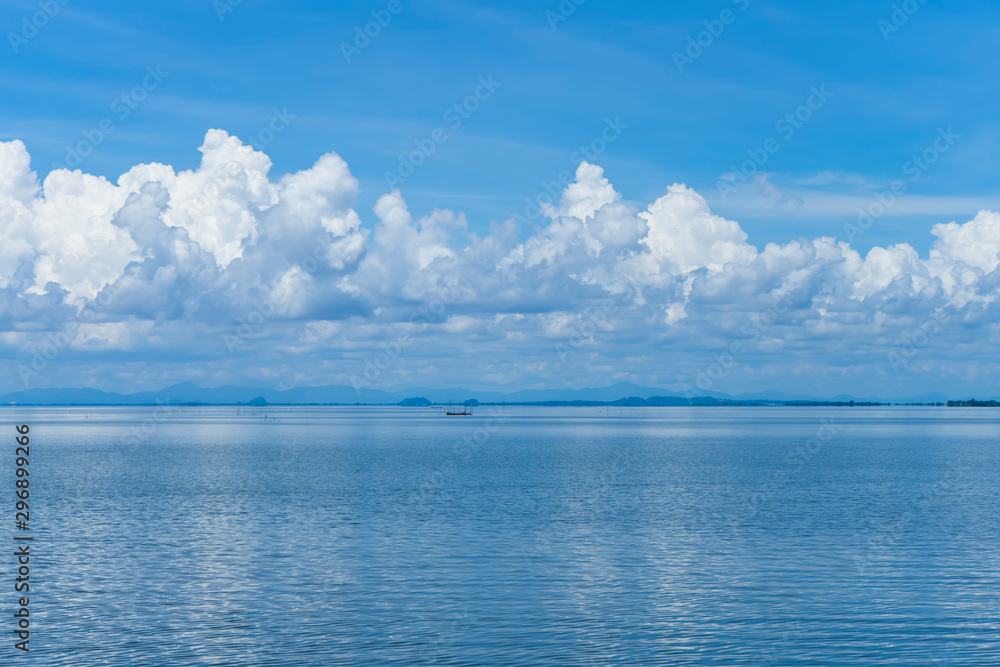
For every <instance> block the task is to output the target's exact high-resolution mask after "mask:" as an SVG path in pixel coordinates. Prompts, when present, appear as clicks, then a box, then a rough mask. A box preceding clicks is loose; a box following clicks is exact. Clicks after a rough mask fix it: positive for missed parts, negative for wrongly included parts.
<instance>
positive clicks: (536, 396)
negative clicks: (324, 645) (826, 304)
mask: <svg viewBox="0 0 1000 667" xmlns="http://www.w3.org/2000/svg"><path fill="white" fill-rule="evenodd" d="M415 397H421V398H425V399H427V400H428V401H430V402H432V403H448V402H459V403H460V402H463V401H467V400H472V399H475V400H477V401H479V402H480V403H551V402H571V401H581V402H600V403H612V402H615V401H620V400H621V399H650V398H653V397H657V398H658V399H665V400H661V401H660V403H662V404H669V403H671V402H673V401H671V400H669V399H677V400H676V401H675V404H678V405H685V404H688V402H689V398H697V399H718V401H716V402H730V401H774V402H783V403H784V402H798V401H806V402H844V403H846V402H849V401H854V402H856V403H863V402H871V403H875V402H883V403H884V402H892V403H938V402H945V401H947V400H948V397H947V396H945V395H944V394H939V393H927V394H923V395H920V396H911V397H893V398H886V397H881V398H878V397H871V396H869V397H857V396H848V395H843V394H842V395H839V396H833V397H815V396H800V395H791V394H786V393H783V392H780V391H774V392H753V393H745V394H738V395H730V394H725V393H722V392H712V393H710V394H709V393H703V394H699V395H697V396H696V397H688V396H685V395H683V394H679V393H677V392H673V391H669V390H666V389H657V388H650V387H640V386H638V385H635V384H632V383H628V382H621V383H618V384H614V385H611V386H608V387H601V388H586V389H525V390H521V391H515V392H511V393H503V392H499V391H483V390H472V389H463V388H444V389H441V388H431V387H412V388H409V389H405V390H402V391H383V390H379V389H364V388H362V389H359V390H357V391H355V389H354V388H353V387H349V386H344V385H328V386H321V387H296V388H294V389H286V390H277V389H269V388H263V387H236V386H224V387H213V388H206V387H200V386H198V385H196V384H191V383H183V384H176V385H173V386H171V387H167V388H165V389H161V390H159V391H144V392H138V393H133V394H121V393H115V392H107V391H101V390H99V389H89V388H81V389H29V390H25V391H18V392H14V393H9V394H0V405H9V404H18V405H156V404H162V403H170V404H206V405H234V404H238V403H242V404H247V403H250V402H254V403H258V404H260V403H265V402H266V403H267V404H270V405H356V404H362V405H392V404H397V403H400V402H402V401H405V400H407V399H412V398H415ZM695 402H696V403H699V404H705V403H706V402H711V401H704V400H696V401H695Z"/></svg>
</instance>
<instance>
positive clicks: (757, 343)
mask: <svg viewBox="0 0 1000 667" xmlns="http://www.w3.org/2000/svg"><path fill="white" fill-rule="evenodd" d="M199 150H200V152H201V154H202V158H201V163H200V164H199V166H198V167H197V168H196V169H193V170H186V171H181V172H176V171H175V170H174V169H173V168H172V167H170V166H169V165H162V164H143V165H137V166H135V167H134V168H132V169H131V170H129V171H128V172H127V173H125V174H123V175H122V176H121V177H120V178H118V179H117V181H116V182H111V181H109V180H107V179H104V178H100V177H96V176H92V175H89V174H84V173H82V172H81V171H79V170H77V171H68V170H65V169H61V170H56V171H53V172H51V173H50V174H48V176H47V177H46V178H45V180H44V182H39V179H38V176H37V174H36V173H35V172H33V171H32V170H31V161H30V156H29V154H28V151H27V149H26V147H25V146H24V144H23V143H21V142H20V141H12V142H7V143H0V235H2V238H3V241H4V242H3V244H0V348H2V349H3V350H4V356H5V358H7V359H8V360H9V364H10V369H11V371H12V372H11V373H10V375H11V376H12V377H14V378H17V377H24V373H20V374H18V372H17V370H16V369H17V368H22V369H23V367H24V366H25V360H26V359H36V361H37V354H38V352H39V350H40V349H41V348H42V346H44V345H48V347H49V349H50V350H51V348H52V347H53V343H52V341H53V340H57V341H58V344H57V345H56V347H57V348H58V350H57V352H58V354H55V355H49V356H50V357H51V358H49V357H46V359H47V361H46V362H45V363H43V364H41V365H42V366H45V367H50V364H51V368H56V367H60V366H61V367H63V368H64V369H65V372H63V371H60V372H59V373H58V374H55V373H51V374H50V375H48V376H44V377H43V374H42V373H40V372H33V373H29V374H28V379H27V380H25V382H36V383H38V385H41V386H44V385H53V384H60V383H61V384H87V383H89V384H94V383H104V384H106V385H108V386H114V385H115V383H119V384H121V383H126V382H131V383H133V384H134V383H139V384H142V383H147V384H149V385H152V386H156V385H159V384H162V383H163V381H165V380H166V379H167V378H170V379H190V380H196V381H201V382H205V383H211V382H214V383H219V384H221V383H223V382H247V381H249V380H252V379H255V380H257V381H267V382H268V383H269V384H275V385H283V386H290V385H293V384H335V383H339V384H350V381H351V378H352V377H355V378H356V377H357V375H358V373H359V372H361V371H360V369H363V368H364V366H365V364H366V363H367V361H369V360H370V358H371V357H372V355H373V354H377V353H378V351H379V350H384V349H386V346H387V345H388V346H389V347H390V348H392V346H393V345H396V346H397V347H398V348H399V349H398V351H396V352H394V354H393V358H394V361H393V363H392V364H391V367H388V368H385V369H380V370H379V372H378V373H377V374H376V375H377V382H378V384H379V386H384V387H386V388H395V387H401V386H407V385H413V384H430V383H433V384H440V385H444V384H459V383H465V384H470V385H475V386H484V384H485V383H489V385H491V386H498V385H506V386H508V387H511V388H519V387H522V386H547V385H559V386H562V385H565V384H580V383H586V384H588V385H603V384H608V383H610V382H613V381H616V380H621V379H630V380H632V381H635V382H637V383H641V384H647V385H659V386H663V387H667V388H681V387H691V386H693V385H697V386H698V387H699V389H701V390H702V391H707V392H712V391H716V392H719V391H736V390H740V389H753V388H758V389H763V388H774V387H780V388H786V389H792V388H794V387H800V388H802V387H828V388H830V391H833V390H834V389H849V388H850V387H852V386H855V388H856V385H858V383H860V384H861V385H863V386H865V387H868V388H870V391H871V393H876V392H877V390H878V389H879V388H880V387H890V386H892V387H899V388H904V387H907V386H910V387H912V386H913V378H916V377H922V378H927V379H928V381H929V382H932V383H933V381H937V380H940V379H941V378H944V379H945V380H947V381H951V382H954V383H956V386H958V385H959V384H960V383H961V382H964V381H968V379H969V378H970V377H972V376H970V367H971V366H970V363H971V362H972V358H971V357H969V356H964V357H963V356H962V355H963V354H967V352H966V351H967V350H972V349H975V348H976V346H977V345H980V344H982V343H983V341H992V340H993V339H994V338H995V337H1000V333H998V332H1000V323H998V320H997V317H996V315H997V312H996V303H997V298H996V297H997V294H998V292H997V290H998V282H1000V273H998V268H1000V214H998V213H995V212H992V211H982V212H981V213H979V215H977V216H976V217H975V218H974V219H973V220H971V221H966V222H958V221H956V222H952V223H948V224H941V225H936V226H935V227H933V229H931V230H929V233H931V234H933V235H934V237H935V238H936V241H935V242H934V244H933V247H932V249H931V251H930V254H929V256H928V257H921V256H920V255H919V253H917V251H916V250H915V249H914V248H912V247H911V246H909V245H908V244H905V243H898V244H894V245H890V246H888V247H884V248H883V247H875V248H873V249H872V250H871V251H869V252H868V253H867V254H866V255H864V256H862V255H861V254H859V253H858V251H856V250H855V249H853V248H852V247H851V246H850V245H849V244H848V243H845V242H843V241H839V240H837V239H833V238H818V239H796V240H790V241H788V242H787V243H780V244H779V243H771V244H768V245H766V246H765V247H763V248H758V247H755V246H754V245H752V244H750V243H748V240H747V239H748V237H747V234H746V232H745V231H744V230H743V229H742V227H741V226H740V224H739V223H738V222H736V221H733V220H727V219H726V218H724V217H722V216H719V215H717V214H715V213H713V212H712V211H711V209H710V207H709V205H708V203H707V202H706V200H705V199H704V197H702V196H701V195H700V194H698V193H697V192H695V191H694V190H693V189H691V188H689V187H687V186H685V185H683V184H680V183H676V184H673V185H670V186H669V187H667V188H666V190H665V193H664V194H663V195H662V196H661V197H659V198H657V199H656V200H655V201H653V202H651V203H649V204H648V206H645V207H644V208H643V207H638V206H636V205H634V204H630V203H627V202H625V201H623V198H622V196H621V194H620V193H619V192H617V191H616V190H615V188H614V186H613V185H612V184H611V183H610V182H609V180H608V179H607V178H606V177H605V175H604V171H603V169H602V168H601V167H600V166H598V165H594V164H588V163H586V162H585V163H582V164H581V165H580V166H579V168H578V169H577V171H576V178H575V180H574V182H572V183H571V184H569V185H568V186H567V187H566V188H565V190H564V192H563V193H562V196H561V197H560V198H559V200H558V201H557V202H554V203H553V204H551V205H548V206H547V207H545V210H544V213H545V216H546V217H545V221H544V224H543V225H542V226H541V227H540V228H538V229H537V230H535V231H534V232H532V233H531V234H530V235H529V236H528V237H527V238H524V237H523V233H524V231H525V230H518V229H517V227H516V225H515V222H514V221H513V220H504V221H494V222H492V223H491V224H490V226H489V231H488V232H487V233H485V234H480V233H476V232H473V231H470V226H469V224H468V221H467V220H466V219H465V216H464V215H463V214H462V213H460V212H454V211H448V210H441V209H438V210H434V211H432V212H431V213H430V214H428V215H425V216H420V217H415V216H414V215H413V214H411V212H410V210H409V208H408V206H407V203H406V200H405V196H404V193H403V192H400V191H399V190H394V191H392V192H389V193H385V194H383V195H382V196H381V197H380V198H379V199H378V203H377V204H376V205H375V207H374V210H373V211H371V212H370V213H369V212H362V213H361V214H359V213H358V211H356V210H355V206H356V199H357V196H358V194H359V184H358V180H357V179H356V178H355V177H354V175H353V174H352V173H351V171H350V168H349V166H348V165H347V163H346V162H345V161H344V160H343V159H342V158H341V157H339V156H338V155H336V154H335V153H328V154H326V155H323V156H321V157H320V158H319V159H318V160H317V161H316V163H315V164H314V165H313V166H312V167H310V168H308V169H305V170H303V171H300V172H297V173H293V174H286V175H282V176H279V177H274V176H272V174H271V167H272V165H271V161H270V159H269V158H268V157H267V155H265V154H264V153H262V152H260V151H257V150H254V149H253V148H252V147H250V146H247V145H245V144H244V143H243V142H242V141H240V140H239V139H238V138H237V137H234V136H230V135H229V134H227V133H226V132H224V131H221V130H211V131H209V132H208V133H207V135H206V137H205V140H204V143H203V144H202V146H201V147H200V148H199ZM400 336H403V338H402V339H401V338H400ZM400 340H404V341H405V345H403V344H402V343H399V341H400ZM393 349H395V348H393ZM116 352H117V353H119V354H121V355H123V357H122V359H126V358H127V360H128V361H127V363H124V362H123V363H121V364H117V365H115V368H116V369H118V370H108V368H109V365H108V363H107V360H108V359H109V358H112V357H109V355H113V354H114V353H116ZM126 353H128V355H131V356H128V355H126ZM969 354H971V353H969ZM136 355H138V356H136ZM37 365H38V364H37V363H36V366H37ZM102 369H103V370H102ZM720 369H721V370H720ZM74 373H75V375H74ZM73 377H75V378H77V379H78V381H77V382H72V381H70V380H67V378H73ZM974 377H975V379H976V382H979V383H981V384H983V385H984V386H985V385H986V384H988V383H989V382H991V381H993V379H995V378H994V373H993V372H992V371H989V370H987V371H980V372H977V373H976V374H974ZM935 379H937V380H935ZM158 380H159V381H158ZM945 380H942V381H945ZM762 385H767V386H766V387H765V386H762ZM7 388H8V389H11V390H13V389H18V388H22V387H20V386H17V384H14V385H11V386H8V387H7ZM143 388H145V387H143ZM929 388H930V387H929ZM827 393H830V392H827ZM856 393H857V391H856Z"/></svg>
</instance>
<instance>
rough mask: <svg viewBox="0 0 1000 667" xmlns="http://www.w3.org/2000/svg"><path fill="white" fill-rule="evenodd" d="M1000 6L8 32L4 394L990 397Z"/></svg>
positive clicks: (82, 18)
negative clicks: (596, 391) (555, 392)
mask: <svg viewBox="0 0 1000 667" xmlns="http://www.w3.org/2000/svg"><path fill="white" fill-rule="evenodd" d="M998 19H1000V7H997V6H996V5H995V4H993V3H987V2H969V3H962V4H961V6H959V7H956V6H953V5H949V6H945V5H944V4H943V3H940V2H930V1H927V2H923V3H921V2H920V1H919V0H910V1H909V2H876V3H861V2H851V1H847V2H840V3H807V4H804V3H792V2H763V1H760V0H721V1H718V2H709V3H706V2H677V3H647V2H634V3H627V4H624V5H623V4H612V3H604V2H599V1H598V0H576V1H574V0H565V1H564V2H562V3H559V2H555V1H553V2H532V3H527V2H506V3H497V4H490V3H477V2H462V3H455V2H439V1H430V2H421V3H419V4H417V3H411V2H407V1H406V0H387V1H385V2H343V3H336V4H335V5H330V4H328V3H318V2H281V3H277V2H264V1H252V0H243V1H242V2H239V1H238V0H215V1H214V2H209V1H202V2H191V1H179V2H175V3H162V4H161V3H157V4H155V5H142V4H138V5H137V4H135V3H124V2H93V3H88V4H83V3H77V2H74V1H72V0H70V1H68V2H67V1H60V0H41V1H40V2H39V1H37V0H36V2H21V1H16V2H5V3H3V4H2V6H0V32H2V33H3V35H4V40H3V44H0V53H2V55H0V97H2V100H3V102H2V104H0V240H2V241H3V244H2V247H0V294H2V296H0V365H2V366H3V367H4V369H5V370H6V371H7V372H6V373H4V374H3V378H2V379H0V390H5V391H16V390H19V389H25V388H38V387H84V386H86V387H96V388H102V389H107V390H114V391H140V390H148V389H157V388H160V387H163V386H166V385H168V384H173V383H175V382H184V381H191V382H196V383H198V384H201V385H203V386H219V385H223V384H253V385H256V386H273V387H275V388H288V387H293V386H299V385H324V384H347V385H350V384H355V385H364V386H366V387H373V388H380V389H390V390H397V389H400V388H405V387H410V386H437V387H444V386H456V385H458V386H466V387H470V388H473V389H475V388H490V389H501V390H511V391H513V390H517V389H523V388H542V387H581V386H606V385H609V384H612V383H615V382H624V381H628V382H634V383H636V384H640V385H643V386H655V387H664V388H668V389H672V390H675V391H698V392H699V393H712V392H726V393H734V394H735V393H741V392H759V391H783V392H788V393H808V394H810V395H825V396H832V395H835V394H838V393H849V394H852V395H856V396H877V395H882V396H885V395H892V396H907V395H917V394H921V393H925V392H929V391H941V392H944V393H947V394H950V395H954V396H966V395H968V396H971V395H979V396H985V395H1000V390H998V385H997V377H996V376H997V373H996V371H995V370H993V369H992V368H990V367H989V365H988V360H989V356H988V354H987V353H984V351H986V350H989V349H990V348H991V346H992V345H993V343H994V342H995V338H996V337H997V336H998V335H1000V328H998V325H997V312H996V306H995V305H994V304H995V302H996V295H997V287H996V282H997V279H998V278H1000V273H997V272H996V269H997V264H998V259H997V253H998V251H1000V215H998V214H997V213H996V211H998V210H1000V201H997V199H998V198H997V196H996V186H995V174H996V169H997V158H998V143H997V138H998V127H997V120H996V114H995V112H994V110H995V109H996V107H997V90H996V86H995V84H993V83H991V82H993V81H996V80H998V77H997V72H996V68H997V65H996V63H997V60H996V57H995V44H996V41H997V40H996V38H997V37H998V36H1000V34H998V33H1000V30H998V28H1000V20H998Z"/></svg>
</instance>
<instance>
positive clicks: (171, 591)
mask: <svg viewBox="0 0 1000 667" xmlns="http://www.w3.org/2000/svg"><path fill="white" fill-rule="evenodd" d="M3 414H5V415H6V419H5V422H6V423H9V424H13V423H15V422H16V423H28V424H30V425H31V426H32V436H33V439H32V460H31V467H32V519H33V524H34V528H35V531H34V534H35V538H36V541H35V543H34V546H33V549H35V550H37V552H38V553H37V555H36V558H35V560H34V561H33V566H34V568H33V570H32V578H33V591H32V602H31V605H32V607H31V608H32V629H33V631H34V632H33V634H32V646H33V647H34V650H33V651H32V652H31V654H30V656H28V657H26V659H24V660H21V661H20V662H21V663H23V664H33V665H46V666H53V667H58V666H67V667H68V666H72V667H80V666H86V665H223V664H225V665H347V664H380V663H394V664H451V665H471V664H498V665H519V664H576V665H604V664H654V665H656V664H659V665H675V664H700V665H744V664H745V665H799V664H801V665H806V664H811V665H815V664H857V665H862V664H873V663H887V664H955V665H958V664H997V663H998V662H1000V634H998V630H1000V586H998V584H1000V572H998V568H1000V559H998V555H1000V535H998V532H1000V531H998V526H1000V523H998V518H997V517H998V509H1000V497H998V494H1000V447H998V444H1000V412H996V411H993V410H988V409H979V410H976V409H971V410H964V409H947V408H939V409H929V408H927V409H909V408H892V409H869V408H864V409H862V408H855V409H832V408H829V409H828V408H817V409H812V408H808V409H807V408H773V409H772V408H696V409H686V408H685V409H679V408H664V409H645V410H643V411H632V412H630V413H629V414H624V413H623V414H616V413H615V411H614V410H611V411H605V410H603V409H602V410H598V409H596V408H594V409H584V408H581V409H548V408H503V410H502V413H501V414H499V415H493V416H491V415H490V412H489V409H488V408H486V407H483V408H480V410H478V411H477V413H476V415H475V416H474V417H471V418H470V417H444V416H441V415H439V414H438V413H436V412H435V411H433V410H430V409H426V408H409V409H405V408H273V407H272V408H267V409H265V410H264V411H263V412H259V413H257V414H247V413H246V411H245V410H244V411H242V412H241V414H240V415H237V414H236V409H235V408H186V407H185V408H182V407H178V408H171V409H169V410H164V409H162V408H160V409H159V410H157V411H154V409H153V408H90V409H84V408H67V409H25V408H7V409H4V412H3ZM265 415H266V419H265V418H264V417H265ZM10 431H11V433H13V428H12V427H11V429H10ZM12 463H13V460H12V458H11V457H3V460H2V461H0V479H11V475H12V471H11V469H10V468H11V464H12ZM9 561H10V559H5V560H4V565H3V568H4V571H5V572H9V566H10V563H9ZM36 577H37V578H36ZM12 599H13V598H12V596H11V595H8V596H7V600H6V602H5V604H7V606H10V604H9V603H11V602H12ZM4 654H5V655H9V652H8V651H6V650H5V653H4ZM19 657H21V656H19ZM935 661H937V662H935Z"/></svg>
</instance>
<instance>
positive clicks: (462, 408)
mask: <svg viewBox="0 0 1000 667" xmlns="http://www.w3.org/2000/svg"><path fill="white" fill-rule="evenodd" d="M444 413H445V415H447V416H449V417H471V416H472V407H471V406H469V405H452V404H451V403H449V404H448V407H446V408H445V410H444Z"/></svg>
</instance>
